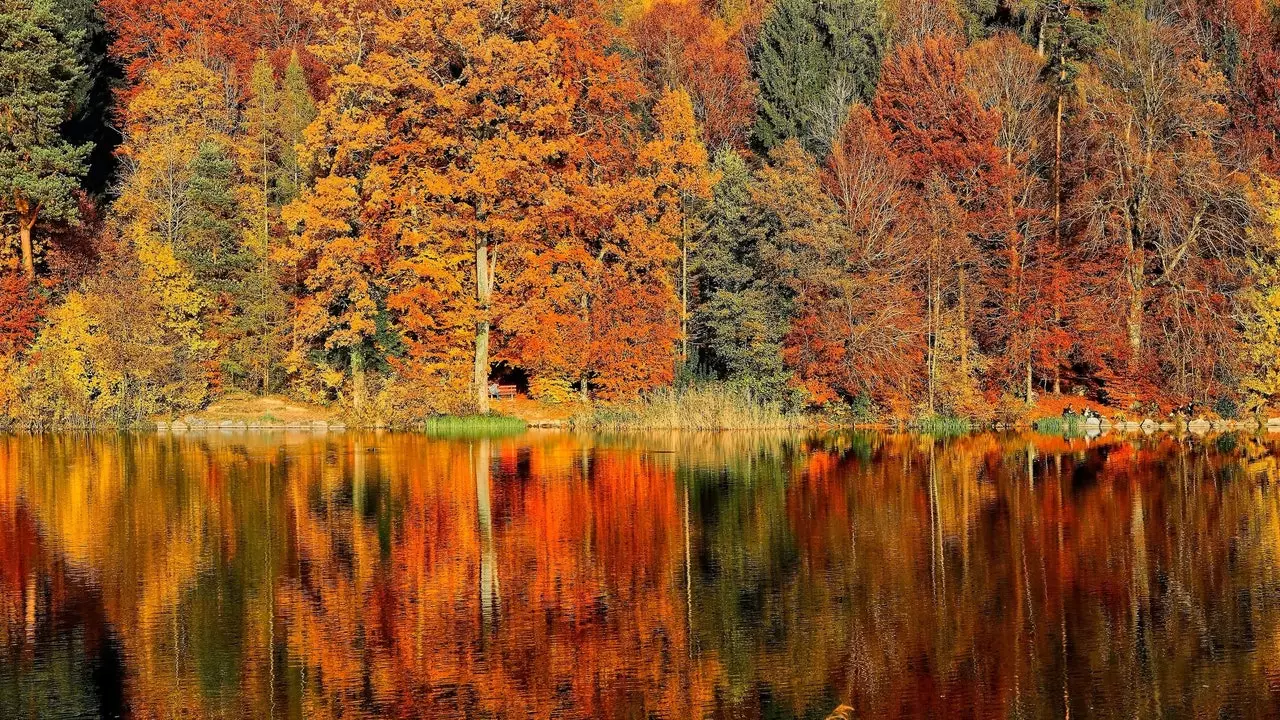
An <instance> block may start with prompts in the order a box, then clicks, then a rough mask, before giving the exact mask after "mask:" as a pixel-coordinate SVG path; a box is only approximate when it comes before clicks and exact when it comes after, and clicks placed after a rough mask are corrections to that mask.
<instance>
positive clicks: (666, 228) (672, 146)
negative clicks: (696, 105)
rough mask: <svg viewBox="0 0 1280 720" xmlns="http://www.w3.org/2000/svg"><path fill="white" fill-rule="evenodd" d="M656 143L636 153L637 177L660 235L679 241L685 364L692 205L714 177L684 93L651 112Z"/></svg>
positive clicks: (707, 192) (668, 96) (668, 95)
mask: <svg viewBox="0 0 1280 720" xmlns="http://www.w3.org/2000/svg"><path fill="white" fill-rule="evenodd" d="M653 114H654V119H655V120H656V121H657V124H658V132H657V134H656V137H655V138H654V139H653V140H651V141H650V142H649V143H648V144H646V145H645V147H644V148H643V149H642V150H641V151H640V155H639V157H638V158H637V161H638V163H639V166H640V168H639V169H640V171H641V172H647V173H649V174H650V177H651V181H652V182H653V183H654V185H655V192H654V196H655V200H656V201H657V203H658V218H657V223H658V224H659V228H660V232H662V233H664V234H666V235H667V236H668V237H673V238H679V243H680V267H679V271H678V273H677V276H678V278H679V283H678V284H679V288H680V360H681V362H688V360H689V255H690V244H691V243H692V242H693V239H694V236H695V233H694V231H693V229H692V228H690V227H689V225H690V222H691V218H693V217H696V210H697V204H698V203H701V202H703V201H705V200H707V199H709V198H710V196H711V187H712V185H714V183H715V180H716V179H715V176H714V175H713V174H712V173H711V171H710V168H708V167H707V149H706V147H704V146H703V145H702V141H701V140H700V139H699V137H698V125H697V122H696V121H695V120H694V117H693V104H692V101H691V99H690V98H689V94H688V93H686V92H685V91H684V90H675V91H667V92H665V93H663V95H662V97H660V98H659V99H658V103H657V105H656V106H655V107H654V110H653Z"/></svg>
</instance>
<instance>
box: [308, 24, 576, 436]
mask: <svg viewBox="0 0 1280 720" xmlns="http://www.w3.org/2000/svg"><path fill="white" fill-rule="evenodd" d="M390 5H391V6H392V7H393V11H390V12H385V13H381V14H375V15H374V16H373V17H372V18H370V16H369V15H368V14H366V13H360V12H354V11H344V12H343V13H340V14H337V15H336V16H335V17H336V19H337V20H338V21H339V22H341V23H344V24H346V25H350V27H346V26H340V27H339V28H338V29H336V30H333V31H332V33H331V40H330V43H329V45H327V46H326V48H324V49H322V50H320V54H321V55H322V56H323V55H325V54H328V55H332V56H334V57H336V58H343V59H345V60H346V61H347V62H348V64H346V65H345V67H343V69H342V70H340V71H339V72H338V73H337V74H335V75H334V77H333V78H332V79H331V80H330V84H331V86H332V88H333V95H332V97H331V99H330V100H328V101H327V102H325V103H324V104H323V105H322V107H321V108H320V111H319V117H318V119H317V121H316V122H315V123H314V124H313V126H312V128H311V130H310V131H309V132H308V138H307V140H308V145H309V146H310V147H311V148H313V150H315V151H318V150H320V149H323V153H322V154H321V153H319V152H314V153H313V155H314V156H315V157H317V159H318V161H319V167H318V168H317V169H318V170H319V171H320V174H321V175H325V174H329V175H332V176H333V178H335V179H334V181H333V182H331V183H328V184H327V185H326V183H325V182H324V181H323V180H322V181H321V183H320V186H325V187H331V188H336V187H337V184H336V183H337V178H339V177H341V178H342V179H343V185H342V187H343V192H344V193H346V194H345V195H344V196H343V197H344V198H345V199H347V200H349V202H350V206H349V211H350V212H351V213H353V215H352V217H353V218H354V217H358V218H359V226H358V227H353V229H352V231H351V233H345V234H344V233H338V235H342V236H347V235H349V236H350V237H353V238H360V240H359V243H360V245H361V247H362V248H366V249H369V248H372V247H374V246H375V245H376V246H378V247H381V248H383V249H384V250H385V251H386V252H385V255H383V256H380V257H383V258H385V259H386V260H387V261H388V264H387V265H386V268H385V269H386V270H387V271H388V272H389V274H390V276H391V278H390V284H391V288H390V289H391V290H392V292H391V294H390V295H389V297H388V298H387V305H388V307H390V308H391V309H393V310H395V311H396V312H398V313H399V315H400V317H401V321H402V329H403V332H404V335H405V339H406V340H407V345H408V347H409V351H410V354H411V356H412V359H413V361H414V362H413V363H411V365H412V366H414V368H415V369H416V370H417V371H420V372H421V371H425V372H426V373H429V374H431V375H433V376H435V377H436V378H437V379H438V380H440V381H441V382H444V383H445V384H451V385H453V386H460V387H470V393H471V397H472V398H473V399H474V403H473V404H474V405H475V407H476V409H478V410H479V411H480V412H485V411H487V409H488V395H487V391H486V386H487V384H488V377H489V369H490V330H491V327H492V322H493V316H492V311H493V296H494V293H495V291H496V290H497V289H498V288H499V286H500V285H501V284H502V281H503V276H504V274H505V272H506V271H505V268H504V263H506V262H509V261H510V259H509V258H508V257H507V256H505V255H504V254H503V251H502V247H503V246H504V245H506V244H508V243H510V242H512V241H513V240H517V239H519V238H521V237H523V236H526V235H529V234H534V233H539V232H542V222H541V221H540V217H541V216H542V213H543V209H542V203H541V198H542V197H543V196H544V193H545V191H546V189H547V188H548V187H549V185H550V178H551V174H552V173H553V172H555V165H556V162H557V160H558V158H560V157H561V155H562V154H563V153H564V151H565V149H564V145H563V144H564V142H566V141H571V139H572V138H571V133H570V128H571V123H570V119H571V118H570V113H569V109H570V106H569V103H568V102H567V97H568V94H567V91H566V90H565V88H564V87H563V85H562V82H561V80H560V79H559V77H558V76H557V73H556V69H557V44H556V42H555V41H554V40H553V39H550V38H547V37H542V33H541V32H540V31H541V24H542V21H543V19H545V18H544V15H543V11H542V10H541V9H540V8H539V7H537V6H535V5H533V4H529V5H522V4H520V3H517V5H516V6H515V7H512V6H511V5H510V4H509V3H503V2H498V1H497V0H394V1H393V2H391V3H390ZM445 17H447V18H450V21H449V22H448V23H441V22H440V21H439V20H440V18H445ZM362 28H363V31H362V30H361V29H362ZM352 60H354V62H351V61H352ZM321 155H322V156H321ZM318 192H319V191H318V190H317V191H316V192H314V193H311V196H313V197H314V196H316V195H317V194H318ZM307 202H309V201H308V200H307V198H306V197H304V200H303V204H306V203H307ZM312 215H313V216H314V220H316V221H318V222H332V221H333V220H332V216H330V217H327V218H323V219H322V218H321V217H319V216H318V215H317V214H316V213H312ZM292 217H294V218H296V219H302V217H301V214H300V213H298V212H294V213H293V214H292ZM308 222H309V221H308ZM304 224H305V223H304ZM304 237H305V233H304ZM302 244H303V245H304V246H306V247H308V248H310V249H311V250H312V251H314V252H318V253H321V254H325V253H331V251H332V250H333V248H331V247H328V248H327V247H321V246H317V245H315V244H314V243H307V242H303V243H302ZM361 267H362V268H365V267H372V266H370V265H368V264H363V263H362V264H361ZM381 270H382V268H381V266H379V271H380V272H379V275H380V276H381V275H382V273H381ZM344 307H345V308H348V309H350V308H356V307H360V305H359V304H357V303H351V304H346V305H344ZM366 307H367V306H366ZM340 337H345V336H340ZM354 340H355V338H354V337H345V339H344V340H342V341H343V342H346V341H354ZM331 341H332V340H331ZM464 361H466V362H465V363H464ZM468 365H469V366H470V367H469V372H468V370H467V369H466V366H468Z"/></svg>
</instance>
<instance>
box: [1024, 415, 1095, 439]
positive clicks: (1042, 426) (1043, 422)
mask: <svg viewBox="0 0 1280 720" xmlns="http://www.w3.org/2000/svg"><path fill="white" fill-rule="evenodd" d="M1031 427H1032V428H1033V429H1034V430H1035V431H1036V432H1038V433H1043V434H1045V435H1083V434H1084V418H1082V417H1079V416H1076V417H1046V418H1040V419H1038V420H1033V421H1032V422H1031Z"/></svg>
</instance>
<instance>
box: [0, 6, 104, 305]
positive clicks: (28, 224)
mask: <svg viewBox="0 0 1280 720" xmlns="http://www.w3.org/2000/svg"><path fill="white" fill-rule="evenodd" d="M82 38H83V33H82V32H80V31H79V30H74V29H72V28H70V27H68V26H67V24H66V23H65V21H64V18H63V16H62V15H60V14H59V13H58V12H56V11H55V9H54V5H53V2H52V0H4V2H2V3H0V197H2V198H3V199H4V201H5V202H8V203H12V210H13V212H14V214H15V215H16V219H17V225H18V237H19V244H20V248H21V256H22V271H23V272H24V273H25V274H26V275H27V277H28V278H29V279H33V278H35V275H36V264H35V246H34V242H33V240H32V234H31V233H32V229H33V228H34V227H35V225H36V222H37V221H38V220H40V219H41V218H44V219H46V220H66V219H71V218H73V217H75V213H76V203H75V199H74V197H73V192H74V191H75V190H76V188H77V187H78V185H79V180H80V177H81V176H82V175H83V174H84V172H85V158H87V157H88V154H89V151H90V149H91V147H90V146H89V145H80V146H75V145H72V144H71V143H70V142H68V141H67V139H66V138H65V137H64V135H63V133H62V127H63V124H64V123H65V122H66V120H67V118H68V115H69V113H70V104H71V102H72V100H73V96H74V93H75V92H76V91H77V90H78V88H79V86H80V85H81V84H82V83H83V82H84V77H85V71H84V68H83V66H82V65H81V63H80V58H79V57H77V54H76V51H77V50H78V49H79V47H78V46H79V44H80V42H81V41H82Z"/></svg>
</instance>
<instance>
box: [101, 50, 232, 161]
mask: <svg viewBox="0 0 1280 720" xmlns="http://www.w3.org/2000/svg"><path fill="white" fill-rule="evenodd" d="M142 87H143V89H142V90H141V91H140V92H139V93H138V94H137V96H135V97H134V99H133V101H132V102H130V103H129V107H128V110H127V117H128V120H129V124H128V137H127V139H126V142H125V145H124V147H123V148H122V152H123V153H124V154H126V155H132V153H134V152H137V150H138V149H139V148H142V147H147V146H149V145H156V144H160V143H163V142H168V143H174V142H177V143H181V144H183V146H184V147H195V145H194V144H191V143H196V144H198V143H199V142H200V141H202V140H204V139H208V138H212V137H221V136H225V135H226V133H228V132H229V131H230V130H231V126H232V116H231V109H230V107H229V104H228V99H227V94H226V92H225V89H224V86H223V83H222V78H220V77H218V76H217V75H216V74H215V73H214V72H213V71H212V70H210V69H208V68H206V67H205V66H204V65H202V64H200V63H199V62H198V61H196V60H184V61H182V62H179V63H175V64H173V65H168V66H161V67H159V68H157V69H156V70H154V71H152V72H151V73H150V74H149V75H148V76H147V80H146V82H145V83H144V84H143V86H142Z"/></svg>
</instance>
